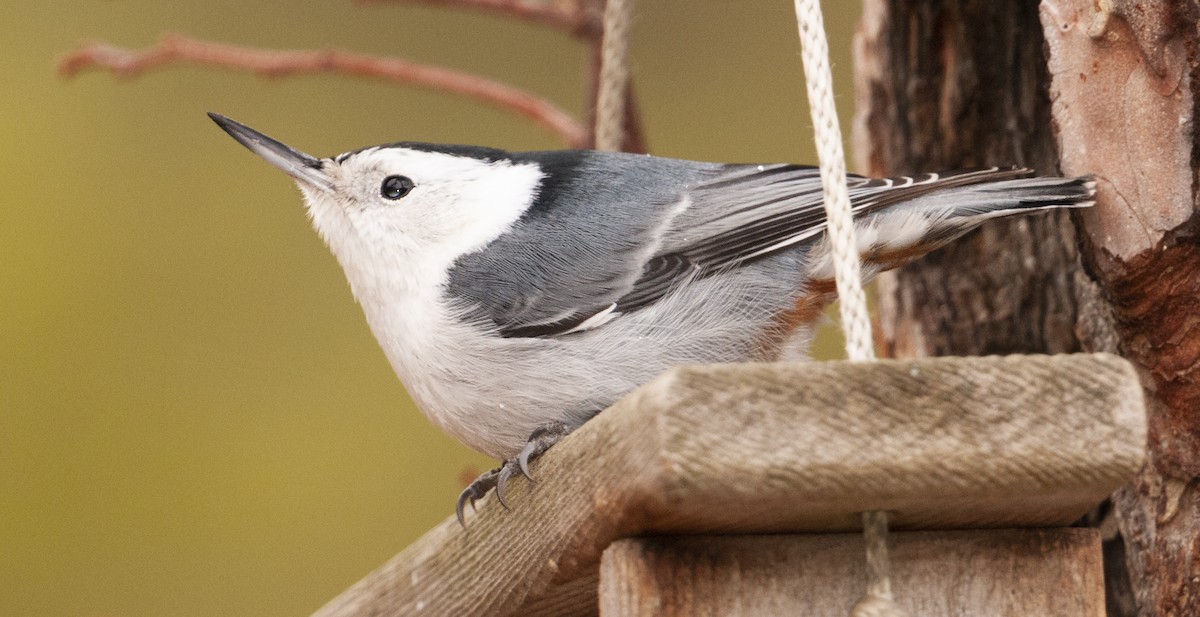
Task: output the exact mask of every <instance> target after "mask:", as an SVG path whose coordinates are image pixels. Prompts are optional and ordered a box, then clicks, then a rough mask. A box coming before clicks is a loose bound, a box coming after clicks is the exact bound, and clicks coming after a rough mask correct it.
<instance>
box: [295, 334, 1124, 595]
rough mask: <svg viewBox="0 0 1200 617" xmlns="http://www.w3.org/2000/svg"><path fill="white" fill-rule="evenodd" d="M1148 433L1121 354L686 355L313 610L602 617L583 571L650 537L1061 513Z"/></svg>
mask: <svg viewBox="0 0 1200 617" xmlns="http://www.w3.org/2000/svg"><path fill="white" fill-rule="evenodd" d="M1145 441H1146V426H1145V418H1144V412H1143V409H1142V394H1141V388H1140V386H1139V385H1138V380H1137V377H1136V375H1134V373H1133V371H1132V369H1131V367H1130V365H1129V364H1128V363H1127V362H1125V361H1124V360H1122V359H1120V358H1118V357H1116V356H1111V355H1105V354H1094V355H1072V356H1013V357H1003V358H1001V357H990V358H934V359H922V360H906V361H882V362H879V363H876V364H869V365H867V364H852V363H845V362H829V363H808V364H745V365H724V366H701V367H683V368H678V369H674V370H671V371H668V372H667V373H665V374H664V375H662V376H661V377H660V378H658V379H656V380H655V381H654V382H652V383H650V384H647V385H646V386H643V387H642V388H639V389H638V390H636V391H634V392H633V393H631V394H630V395H629V396H627V397H626V398H625V399H623V400H622V401H620V402H618V403H617V404H616V405H614V406H613V407H612V408H610V409H608V410H606V411H604V412H603V413H601V414H600V415H599V416H597V417H596V418H595V419H594V420H592V421H591V422H589V423H588V424H587V425H585V426H584V427H583V428H582V429H580V430H578V431H576V432H575V433H574V434H572V435H571V436H570V437H568V438H567V439H565V440H564V441H563V442H562V443H560V444H558V445H557V446H555V447H554V448H553V449H552V450H551V451H550V452H549V453H547V454H546V455H545V456H544V457H543V458H542V459H541V460H539V461H537V463H536V464H535V466H534V474H535V475H536V476H537V478H538V482H537V483H529V482H525V481H522V480H520V479H517V480H516V481H514V482H512V483H511V485H510V489H511V490H510V494H509V503H510V504H511V505H512V508H513V509H512V510H511V511H506V510H504V509H502V508H500V507H499V506H498V504H497V503H496V502H495V501H494V499H492V498H490V497H489V498H488V499H485V500H483V501H482V502H481V503H480V506H481V510H480V512H479V513H478V515H475V516H468V518H467V528H466V529H465V530H464V529H462V528H460V527H459V526H458V524H457V523H456V522H455V521H454V519H453V517H449V518H447V520H446V521H445V522H443V523H442V524H441V525H439V526H437V527H435V528H434V529H433V530H431V531H430V532H429V533H428V534H426V535H425V536H424V537H422V538H421V539H420V540H418V541H417V542H415V543H414V544H413V545H411V546H410V547H408V548H407V549H405V550H404V551H403V552H401V553H400V554H399V555H397V556H396V557H394V558H393V559H392V560H391V561H389V562H388V563H386V564H385V565H383V566H382V567H381V568H380V569H379V570H377V571H376V572H374V573H372V574H370V575H369V576H367V577H366V578H365V579H363V580H362V581H360V582H359V583H357V584H356V585H354V586H353V587H351V588H350V589H349V590H347V591H346V592H344V593H343V594H342V595H341V596H339V597H338V598H335V599H334V600H333V601H331V602H330V603H329V604H328V605H326V606H325V607H324V608H322V609H321V610H320V611H318V613H317V615H320V616H322V617H334V616H337V617H344V616H350V615H392V614H398V615H409V614H434V615H456V616H458V615H461V616H467V615H489V616H490V615H496V616H504V615H517V614H521V615H539V614H544V615H562V614H572V613H578V614H595V612H596V610H597V609H596V596H595V588H594V586H593V587H590V588H589V587H588V584H586V583H585V582H580V581H581V580H584V579H592V580H594V579H595V577H596V576H597V568H598V567H599V561H600V554H601V552H602V551H603V550H604V548H605V547H607V546H608V545H609V544H611V543H612V542H614V541H616V540H618V539H621V538H626V537H631V536H636V535H642V534H647V533H678V534H696V533H706V532H719V533H731V534H753V533H768V532H806V531H809V532H811V531H832V530H850V529H855V528H857V527H858V522H859V517H858V515H857V514H856V513H857V512H860V511H862V510H877V509H885V510H889V511H891V512H893V513H894V514H893V517H892V523H893V528H899V529H905V528H908V529H915V528H924V529H931V528H941V529H951V528H978V527H1011V526H1061V525H1064V524H1067V523H1069V522H1070V521H1072V520H1074V519H1075V518H1077V517H1078V516H1080V515H1081V514H1082V513H1084V512H1086V511H1087V510H1089V509H1090V508H1091V507H1092V506H1093V505H1095V504H1096V503H1098V502H1099V501H1100V500H1102V499H1103V498H1104V497H1106V496H1107V495H1108V494H1109V493H1110V492H1111V491H1112V490H1113V489H1115V488H1116V487H1118V486H1120V485H1121V484H1122V483H1124V481H1125V480H1126V478H1128V477H1129V476H1130V475H1131V474H1132V473H1133V472H1134V470H1136V469H1137V468H1138V467H1139V466H1140V465H1141V463H1142V458H1143V450H1144V444H1145ZM447 506H449V504H447ZM568 606H576V607H577V609H576V610H574V611H571V610H568V608H567V607H568ZM538 607H546V608H544V610H540V609H538Z"/></svg>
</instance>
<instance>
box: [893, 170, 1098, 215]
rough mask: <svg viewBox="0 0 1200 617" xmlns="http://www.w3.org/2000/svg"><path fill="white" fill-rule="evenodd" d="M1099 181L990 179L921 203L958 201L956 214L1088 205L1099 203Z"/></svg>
mask: <svg viewBox="0 0 1200 617" xmlns="http://www.w3.org/2000/svg"><path fill="white" fill-rule="evenodd" d="M1095 195H1096V182H1095V181H1094V180H1092V179H1091V178H1047V177H1037V178H1018V179H1013V180H1002V181H999V182H987V183H984V184H976V185H970V186H966V187H963V188H961V189H958V190H955V191H947V192H946V193H945V194H944V195H943V194H941V193H934V194H931V195H930V203H929V204H922V203H921V202H920V201H918V202H917V203H916V204H914V205H917V206H919V207H935V208H936V207H937V205H938V203H937V202H938V201H941V200H943V199H945V200H947V201H948V202H954V203H953V205H952V208H951V216H952V217H976V216H984V217H985V218H995V217H998V216H1007V215H1009V214H1016V213H1018V212H1023V211H1030V210H1047V209H1051V208H1086V207H1089V206H1091V205H1093V204H1094V203H1095V201H1094V198H1095Z"/></svg>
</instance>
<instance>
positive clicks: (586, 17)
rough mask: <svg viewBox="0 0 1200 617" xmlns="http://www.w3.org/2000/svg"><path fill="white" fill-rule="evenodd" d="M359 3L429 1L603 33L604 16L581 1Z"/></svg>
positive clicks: (582, 34) (368, 1) (364, 0)
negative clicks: (567, 5)
mask: <svg viewBox="0 0 1200 617" xmlns="http://www.w3.org/2000/svg"><path fill="white" fill-rule="evenodd" d="M356 2H357V3H358V4H362V5H374V4H384V3H407V4H426V5H430V6H444V7H449V8H459V9H476V10H481V11H491V12H494V13H500V14H501V15H505V16H507V17H515V18H517V19H523V20H525V21H530V22H534V23H538V24H542V25H546V26H550V27H552V28H556V29H558V30H562V31H564V32H566V33H568V34H570V35H572V36H576V37H579V38H584V39H598V38H600V35H601V26H600V15H599V13H598V12H596V11H594V10H590V9H591V6H590V4H585V3H583V2H580V1H578V0H577V1H575V2H571V3H569V5H570V8H564V7H563V6H562V3H555V2H530V1H529V0H356Z"/></svg>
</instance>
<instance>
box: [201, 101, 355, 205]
mask: <svg viewBox="0 0 1200 617" xmlns="http://www.w3.org/2000/svg"><path fill="white" fill-rule="evenodd" d="M208 117H209V118H212V120H213V122H216V123H217V126H219V127H221V128H222V129H223V130H224V131H225V132H226V133H229V136H230V137H232V138H234V139H236V140H237V141H238V143H240V144H242V145H243V146H246V148H248V149H249V150H250V151H251V152H253V153H255V154H257V155H259V156H261V157H263V158H264V159H266V161H267V162H268V163H270V164H272V165H274V166H276V167H278V168H280V169H282V170H283V171H284V173H286V174H287V175H289V176H291V177H293V178H295V179H296V180H298V181H300V182H303V183H304V184H307V185H308V186H311V187H313V188H315V189H320V190H322V191H325V192H327V193H333V184H332V183H331V182H330V181H329V176H327V175H326V174H325V171H324V164H323V163H322V162H321V159H318V158H316V157H314V156H312V155H309V154H305V153H303V152H301V151H299V150H297V149H295V148H293V147H291V146H289V145H287V144H285V143H283V142H281V141H278V140H275V139H271V138H270V137H267V136H266V135H263V134H262V133H259V132H258V131H256V130H254V129H252V128H250V127H248V126H246V125H244V124H242V123H241V122H237V121H235V120H230V119H229V118H226V117H225V116H222V115H221V114H215V113H213V112H211V111H210V112H208Z"/></svg>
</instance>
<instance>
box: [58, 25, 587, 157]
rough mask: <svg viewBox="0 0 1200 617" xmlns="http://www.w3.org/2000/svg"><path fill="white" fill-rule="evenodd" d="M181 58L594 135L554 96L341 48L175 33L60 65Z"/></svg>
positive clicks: (123, 67)
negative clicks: (370, 86)
mask: <svg viewBox="0 0 1200 617" xmlns="http://www.w3.org/2000/svg"><path fill="white" fill-rule="evenodd" d="M179 63H191V64H198V65H202V66H213V67H223V68H231V69H243V70H247V71H251V72H253V73H257V74H259V75H262V76H263V77H269V78H275V77H287V76H291V75H295V74H297V73H337V74H345V75H356V76H359V77H370V78H375V79H384V80H388V81H393V82H397V83H401V84H406V85H416V86H424V87H427V88H430V89H433V90H437V91H440V92H452V93H455V94H460V95H463V96H467V97H471V98H474V99H477V100H480V101H483V102H486V103H489V104H491V105H494V106H496V107H499V108H501V109H505V110H507V111H512V112H516V113H518V114H521V115H523V116H525V117H527V118H529V119H530V120H533V121H534V122H535V123H537V124H538V125H540V126H542V127H543V128H546V129H548V130H549V131H550V132H552V133H554V134H555V135H558V136H559V137H560V138H562V140H563V141H564V142H566V144H567V145H568V146H570V147H582V146H583V145H584V144H586V143H587V140H588V135H587V134H588V131H587V130H586V129H585V128H584V126H583V125H582V124H580V123H579V122H578V121H577V120H575V119H574V118H572V117H571V116H570V115H569V114H568V113H566V112H565V111H563V110H562V109H561V108H559V107H558V106H556V105H554V104H553V103H551V102H550V101H547V100H546V99H543V98H541V97H539V96H536V95H534V94H532V93H530V92H527V91H525V90H521V89H519V88H515V87H513V86H510V85H507V84H503V83H500V82H496V81H492V80H489V79H486V78H483V77H479V76H477V75H471V74H469V73H462V72H459V71H454V70H451V69H447V68H443V67H438V66H430V65H426V64H418V63H415V62H409V61H407V60H402V59H399V58H390V57H382V56H369V55H364V54H355V53H351V52H346V51H339V50H335V49H322V50H274V49H259V48H253V47H241V46H236V45H229V44H225V43H216V42H212V41H203V40H199V39H194V38H190V37H186V36H183V35H177V34H174V35H171V34H169V35H165V36H163V38H162V39H161V40H160V41H159V42H158V44H156V45H154V46H152V47H148V48H145V49H141V50H130V49H123V48H119V47H114V46H112V45H108V44H106V43H87V44H84V45H81V46H80V47H79V48H77V49H76V50H74V51H72V52H71V53H69V54H67V55H66V57H64V58H63V59H62V61H61V62H60V63H59V66H58V69H59V72H60V73H61V74H63V75H66V76H74V75H76V74H77V73H79V72H81V71H83V70H85V69H88V68H92V67H99V68H104V69H108V70H109V71H111V72H113V73H115V74H117V75H119V76H122V77H133V76H137V75H140V74H142V73H145V72H147V71H150V70H153V69H158V68H163V67H165V66H167V65H171V64H179Z"/></svg>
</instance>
